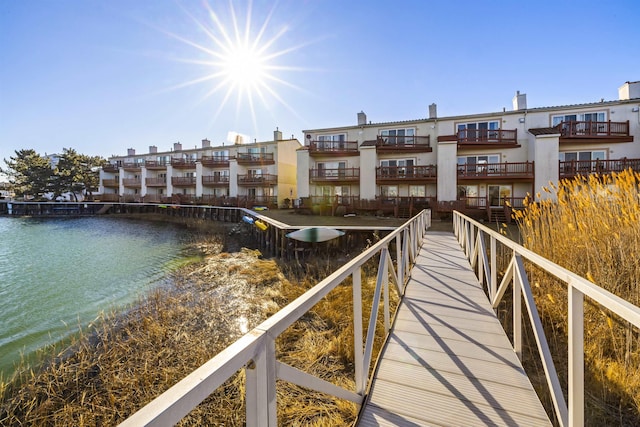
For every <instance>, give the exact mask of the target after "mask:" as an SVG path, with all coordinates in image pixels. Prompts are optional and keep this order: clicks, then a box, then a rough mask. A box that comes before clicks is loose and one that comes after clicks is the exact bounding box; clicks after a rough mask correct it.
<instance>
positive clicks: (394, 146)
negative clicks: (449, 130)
mask: <svg viewBox="0 0 640 427" xmlns="http://www.w3.org/2000/svg"><path fill="white" fill-rule="evenodd" d="M376 151H378V152H380V151H404V152H430V151H432V149H431V137H430V136H429V135H426V136H417V135H414V136H382V135H381V136H378V139H377V140H376Z"/></svg>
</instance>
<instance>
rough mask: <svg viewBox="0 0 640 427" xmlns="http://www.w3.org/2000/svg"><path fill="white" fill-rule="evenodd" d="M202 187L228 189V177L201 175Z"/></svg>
mask: <svg viewBox="0 0 640 427" xmlns="http://www.w3.org/2000/svg"><path fill="white" fill-rule="evenodd" d="M202 185H204V186H205V187H228V186H229V176H228V175H203V176H202Z"/></svg>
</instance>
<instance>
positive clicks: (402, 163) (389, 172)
mask: <svg viewBox="0 0 640 427" xmlns="http://www.w3.org/2000/svg"><path fill="white" fill-rule="evenodd" d="M413 163H414V159H397V160H380V166H381V167H382V175H383V176H406V175H413V170H412V168H411V166H413Z"/></svg>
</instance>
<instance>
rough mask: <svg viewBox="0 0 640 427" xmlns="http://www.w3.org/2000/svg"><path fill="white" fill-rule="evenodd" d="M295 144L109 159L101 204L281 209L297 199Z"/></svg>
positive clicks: (178, 149) (206, 144) (178, 147)
mask: <svg viewBox="0 0 640 427" xmlns="http://www.w3.org/2000/svg"><path fill="white" fill-rule="evenodd" d="M300 147H301V144H300V142H299V141H298V140H297V139H293V138H292V139H283V138H282V132H280V131H279V130H276V131H275V132H274V140H273V141H265V142H253V143H241V141H240V140H238V141H236V143H235V144H232V145H224V144H223V145H219V146H211V142H210V141H209V140H206V139H204V140H202V145H201V147H195V148H190V149H185V148H183V147H182V144H180V143H175V144H174V147H173V150H171V151H165V152H158V149H157V147H156V146H150V147H149V152H148V153H145V154H136V152H135V150H134V149H129V150H128V153H127V155H126V156H114V157H110V158H109V159H108V160H109V164H108V165H107V166H105V167H103V168H102V170H101V171H100V189H99V193H100V195H99V196H97V197H99V198H100V200H101V201H121V202H148V203H201V204H212V205H219V206H241V207H252V206H256V205H263V206H269V207H277V206H281V205H283V204H284V203H285V199H290V200H293V199H295V198H296V197H297V192H296V191H297V189H296V150H297V149H298V148H300Z"/></svg>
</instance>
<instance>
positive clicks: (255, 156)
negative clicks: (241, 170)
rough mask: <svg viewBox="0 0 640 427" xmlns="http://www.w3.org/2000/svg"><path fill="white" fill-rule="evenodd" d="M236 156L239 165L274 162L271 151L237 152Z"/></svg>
mask: <svg viewBox="0 0 640 427" xmlns="http://www.w3.org/2000/svg"><path fill="white" fill-rule="evenodd" d="M236 158H237V159H238V164H240V165H269V164H274V163H275V161H274V159H273V153H238V154H237V156H236Z"/></svg>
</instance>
